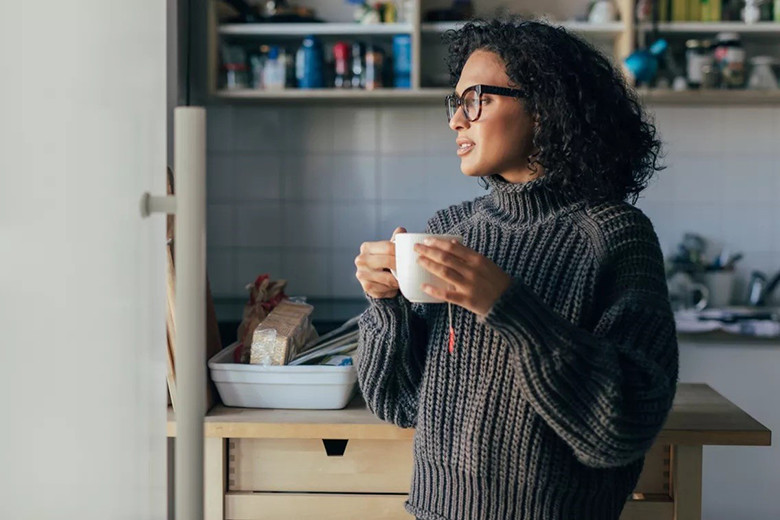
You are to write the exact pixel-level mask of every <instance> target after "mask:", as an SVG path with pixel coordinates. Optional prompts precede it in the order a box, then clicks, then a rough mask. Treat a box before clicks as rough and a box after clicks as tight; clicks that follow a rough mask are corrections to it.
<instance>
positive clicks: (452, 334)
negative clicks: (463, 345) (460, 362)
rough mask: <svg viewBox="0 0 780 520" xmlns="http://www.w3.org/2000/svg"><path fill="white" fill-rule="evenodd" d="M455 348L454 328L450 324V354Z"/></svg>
mask: <svg viewBox="0 0 780 520" xmlns="http://www.w3.org/2000/svg"><path fill="white" fill-rule="evenodd" d="M454 349H455V330H454V329H453V328H452V327H451V326H450V354H452V351H453V350H454Z"/></svg>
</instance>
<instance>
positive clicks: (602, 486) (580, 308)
mask: <svg viewBox="0 0 780 520" xmlns="http://www.w3.org/2000/svg"><path fill="white" fill-rule="evenodd" d="M486 180H488V182H489V184H490V187H491V191H490V193H489V194H487V195H485V196H482V197H479V198H477V199H476V200H474V201H469V202H464V203H462V204H459V205H454V206H450V207H449V208H447V209H444V210H440V211H438V212H437V213H436V214H435V215H434V217H433V218H431V219H430V220H429V221H428V231H429V232H433V233H454V234H459V235H461V236H462V237H463V239H464V244H465V245H467V246H468V247H470V248H472V249H474V250H476V251H478V252H479V253H482V254H483V255H485V256H487V257H488V258H490V259H491V260H493V261H494V262H495V263H496V264H497V265H498V266H499V267H500V268H501V269H503V270H504V271H505V272H506V273H508V274H509V275H510V276H511V277H512V279H513V281H512V284H511V286H510V288H509V289H508V290H506V291H505V292H504V293H503V294H502V295H501V296H500V298H499V299H498V301H497V302H496V303H495V304H494V305H493V307H492V308H491V310H490V311H489V313H488V314H487V316H485V317H484V318H481V317H478V316H477V315H475V314H473V313H472V312H470V311H467V310H465V309H463V308H461V307H458V306H455V305H453V307H452V311H453V326H454V329H455V340H456V341H455V349H454V352H453V353H452V354H450V353H449V351H448V348H447V347H448V345H447V342H448V321H447V305H446V304H412V303H410V302H409V301H408V300H406V299H405V298H404V297H403V295H401V294H400V293H399V295H398V296H396V297H395V298H386V299H374V298H372V297H370V296H367V295H366V298H367V299H368V301H369V307H368V309H367V310H366V311H365V312H364V313H363V314H362V315H361V317H360V340H359V347H358V355H357V356H356V358H357V361H356V364H357V370H358V382H359V386H360V389H361V392H362V394H363V395H364V397H365V400H366V403H367V405H368V408H369V409H370V410H371V411H372V412H373V413H374V414H375V415H377V416H378V417H379V418H380V419H382V420H385V421H388V422H393V423H395V424H397V425H398V426H400V427H403V428H408V427H414V428H416V430H415V435H414V471H413V476H412V482H411V491H410V493H409V497H408V500H407V501H406V509H407V511H409V512H410V513H412V514H413V515H415V516H417V517H419V518H421V519H423V520H461V519H470V520H473V519H484V520H508V519H517V520H520V519H522V520H557V519H560V520H610V519H617V518H618V517H619V516H620V513H621V510H622V509H623V507H624V505H625V501H626V499H627V498H628V497H629V496H630V494H631V492H632V491H633V490H634V487H635V486H636V483H637V480H638V478H639V474H640V472H641V470H642V467H643V464H644V455H645V453H646V451H647V450H648V449H649V448H650V446H651V445H652V444H653V441H654V438H655V437H656V435H657V434H658V433H659V431H660V429H661V427H662V426H663V423H664V421H665V419H666V417H667V414H668V412H669V410H670V408H671V405H672V400H673V398H674V395H675V390H676V386H677V385H676V384H677V366H678V350H677V340H676V330H675V324H674V319H673V314H672V312H671V309H670V305H669V301H668V294H667V287H666V282H665V276H664V266H663V258H662V253H661V249H660V246H659V243H658V238H657V236H656V234H655V231H654V229H653V226H652V224H651V223H650V221H649V220H648V218H647V217H646V216H645V215H644V214H643V213H642V212H641V211H640V210H638V209H637V208H635V207H634V206H632V205H630V204H628V203H625V202H610V203H600V204H595V205H594V204H587V203H585V202H584V201H582V200H578V199H573V198H566V197H564V196H562V195H561V194H560V193H559V192H556V191H555V190H553V189H552V188H551V186H550V185H549V181H548V180H547V178H546V177H541V178H539V179H536V180H533V181H530V182H526V183H520V184H510V183H507V182H505V181H503V179H501V178H500V177H497V176H492V177H488V178H486Z"/></svg>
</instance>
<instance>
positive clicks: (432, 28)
mask: <svg viewBox="0 0 780 520" xmlns="http://www.w3.org/2000/svg"><path fill="white" fill-rule="evenodd" d="M464 23H466V22H424V23H422V24H421V25H420V29H421V30H422V32H423V33H443V32H444V31H449V30H451V29H458V28H460V27H461V26H462V25H463V24H464ZM548 23H549V24H550V25H560V26H562V27H565V28H566V29H568V30H570V31H573V32H577V33H582V34H594V35H604V36H617V35H618V34H620V33H621V32H623V31H625V30H626V26H625V25H624V24H623V23H622V22H611V23H600V24H595V23H588V22H556V21H553V20H550V21H548Z"/></svg>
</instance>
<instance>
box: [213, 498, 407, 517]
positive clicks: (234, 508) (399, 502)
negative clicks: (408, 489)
mask: <svg viewBox="0 0 780 520" xmlns="http://www.w3.org/2000/svg"><path fill="white" fill-rule="evenodd" d="M405 501H406V495H339V494H306V493H228V494H227V495H225V520H290V519H295V520H366V519H367V518H370V519H371V520H414V516H412V515H410V514H409V513H407V512H406V509H404V502H405Z"/></svg>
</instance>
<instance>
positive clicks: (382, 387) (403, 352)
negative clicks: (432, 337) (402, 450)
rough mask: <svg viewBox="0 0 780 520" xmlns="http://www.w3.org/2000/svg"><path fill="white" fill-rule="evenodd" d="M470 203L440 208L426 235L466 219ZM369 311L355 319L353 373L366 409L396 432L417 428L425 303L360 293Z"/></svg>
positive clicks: (425, 340) (424, 347)
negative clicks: (356, 349)
mask: <svg viewBox="0 0 780 520" xmlns="http://www.w3.org/2000/svg"><path fill="white" fill-rule="evenodd" d="M472 211H473V202H472V201H464V202H462V203H460V204H453V205H451V206H449V207H447V208H445V209H441V210H439V211H437V212H436V214H435V215H434V216H433V217H431V218H430V219H429V220H428V223H427V225H426V228H425V232H426V233H448V232H450V231H451V230H452V229H453V228H454V227H455V226H457V225H458V224H459V223H460V222H463V221H464V220H466V219H468V218H469V216H470V215H471V213H472ZM366 299H367V300H368V302H369V307H368V309H366V311H365V312H364V313H363V314H362V315H361V316H360V320H359V322H358V323H359V327H360V334H359V339H358V355H357V356H356V357H357V362H356V364H357V372H358V385H359V386H360V391H361V392H362V394H363V396H364V397H365V399H366V404H367V405H368V408H369V410H371V412H372V413H374V415H376V416H377V417H379V418H380V419H382V420H383V421H388V422H392V423H395V424H396V425H398V426H400V427H402V428H410V427H414V426H416V425H417V406H418V403H419V393H420V383H421V381H422V377H423V371H424V368H425V359H426V351H427V348H428V324H427V310H428V309H429V307H430V306H429V304H420V303H411V302H410V301H409V300H407V299H406V298H404V296H403V295H402V294H401V293H400V292H399V293H398V295H397V296H396V297H395V298H383V299H376V298H372V297H370V296H368V295H366Z"/></svg>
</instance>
